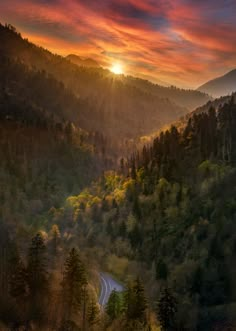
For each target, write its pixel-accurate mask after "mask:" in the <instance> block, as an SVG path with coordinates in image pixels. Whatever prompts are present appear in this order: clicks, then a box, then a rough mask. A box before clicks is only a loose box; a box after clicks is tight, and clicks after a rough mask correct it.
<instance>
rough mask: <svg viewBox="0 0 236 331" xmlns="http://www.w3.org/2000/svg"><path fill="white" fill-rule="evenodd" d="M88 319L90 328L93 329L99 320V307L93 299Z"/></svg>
mask: <svg viewBox="0 0 236 331" xmlns="http://www.w3.org/2000/svg"><path fill="white" fill-rule="evenodd" d="M87 320H88V325H89V330H92V329H93V327H94V325H95V324H97V323H98V322H99V308H98V305H97V304H96V302H95V301H94V300H93V299H92V300H91V301H90V302H89V306H88V313H87Z"/></svg>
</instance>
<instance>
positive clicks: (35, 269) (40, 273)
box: [26, 233, 49, 323]
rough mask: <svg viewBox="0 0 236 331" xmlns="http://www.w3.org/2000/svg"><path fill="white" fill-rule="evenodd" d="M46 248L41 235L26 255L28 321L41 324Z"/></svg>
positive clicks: (46, 280) (47, 285)
mask: <svg viewBox="0 0 236 331" xmlns="http://www.w3.org/2000/svg"><path fill="white" fill-rule="evenodd" d="M45 255H46V247H45V244H44V240H43V237H42V235H41V233H37V234H36V236H35V237H34V238H33V239H32V243H31V246H30V248H29V254H28V266H27V269H26V270H27V283H28V288H29V307H30V310H29V316H28V321H27V323H29V320H30V319H33V320H37V321H40V322H42V321H43V316H45V311H44V309H45V307H46V299H47V297H48V291H49V282H48V272H47V266H46V256H45Z"/></svg>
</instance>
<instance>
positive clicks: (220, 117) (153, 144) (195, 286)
mask: <svg viewBox="0 0 236 331" xmlns="http://www.w3.org/2000/svg"><path fill="white" fill-rule="evenodd" d="M193 109H195V110H194V111H192V110H193ZM190 110H191V112H190ZM171 123H176V124H175V125H171ZM164 125H166V126H168V127H169V129H166V130H164V129H163V130H162V131H161V132H160V133H159V134H158V135H157V136H156V138H155V139H153V140H151V139H149V141H150V143H148V144H147V145H145V146H142V142H143V141H144V140H142V139H139V138H140V137H141V136H143V135H147V136H148V137H151V133H152V132H158V130H160V129H161V128H163V126H164ZM235 127H236V104H235V95H232V97H222V98H220V99H216V100H211V98H210V97H209V96H207V95H206V94H203V93H201V92H197V91H192V90H183V89H178V88H175V87H169V88H166V87H161V86H158V85H155V84H152V83H150V82H148V81H144V80H141V79H136V78H134V77H129V76H124V75H118V76H115V75H113V74H112V73H111V72H109V71H108V70H104V69H102V68H88V67H85V66H77V65H75V64H73V63H71V62H70V61H69V60H67V59H65V58H63V57H61V56H58V55H54V54H52V53H50V52H49V51H47V50H45V49H43V48H41V47H38V46H36V45H33V44H32V43H30V42H29V41H28V40H25V39H23V38H22V37H21V35H20V34H19V33H18V32H17V31H16V30H15V28H14V27H12V26H11V25H6V26H3V25H0V160H1V162H0V184H1V185H0V290H1V292H0V293H1V297H0V330H4V329H7V328H8V329H9V330H11V331H21V330H25V331H46V330H50V331H52V330H54V331H105V330H107V331H119V330H121V331H150V330H152V331H160V330H161V331H170V330H171V331H172V330H173V331H175V330H176V331H177V330H180V331H226V330H227V331H228V330H230V331H234V330H235V325H236V318H235V311H236V288H235V277H236V267H235V259H236V235H235V233H236V225H235V224H236V223H235V208H236V198H235V197H236V189H235V188H236V132H235ZM137 142H139V143H137ZM140 146H141V147H140ZM122 156H123V157H122ZM118 159H119V165H118V162H117V160H118ZM100 271H102V272H108V273H111V274H112V275H113V276H114V277H117V279H118V280H120V281H122V282H123V288H124V291H123V292H121V293H118V292H117V291H113V292H112V294H111V296H110V299H109V301H108V303H107V305H106V306H104V307H99V305H98V303H97V302H98V297H99V288H100V287H99V279H100V278H101V274H100V273H99V272H100ZM186 312H187V314H186Z"/></svg>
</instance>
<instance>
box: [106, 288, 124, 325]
mask: <svg viewBox="0 0 236 331" xmlns="http://www.w3.org/2000/svg"><path fill="white" fill-rule="evenodd" d="M121 312H122V302H121V298H120V295H119V293H118V292H117V291H116V290H113V291H112V292H111V295H110V297H109V300H108V303H107V305H106V313H107V315H108V316H109V317H110V319H111V320H112V321H113V320H114V319H116V318H117V317H119V315H120V314H121Z"/></svg>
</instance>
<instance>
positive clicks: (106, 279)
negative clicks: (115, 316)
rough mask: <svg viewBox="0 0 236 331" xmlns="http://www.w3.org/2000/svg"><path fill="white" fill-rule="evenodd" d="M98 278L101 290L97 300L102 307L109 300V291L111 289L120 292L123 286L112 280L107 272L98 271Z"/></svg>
mask: <svg viewBox="0 0 236 331" xmlns="http://www.w3.org/2000/svg"><path fill="white" fill-rule="evenodd" d="M100 280H101V292H100V297H99V300H98V302H99V304H100V305H101V306H102V307H104V306H105V305H106V304H107V302H108V300H109V297H110V294H111V292H112V291H113V290H116V291H118V292H121V291H123V290H124V287H123V286H122V285H121V284H119V283H118V282H117V281H116V280H114V279H113V278H112V277H111V276H110V275H109V274H105V273H103V272H101V273H100Z"/></svg>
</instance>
